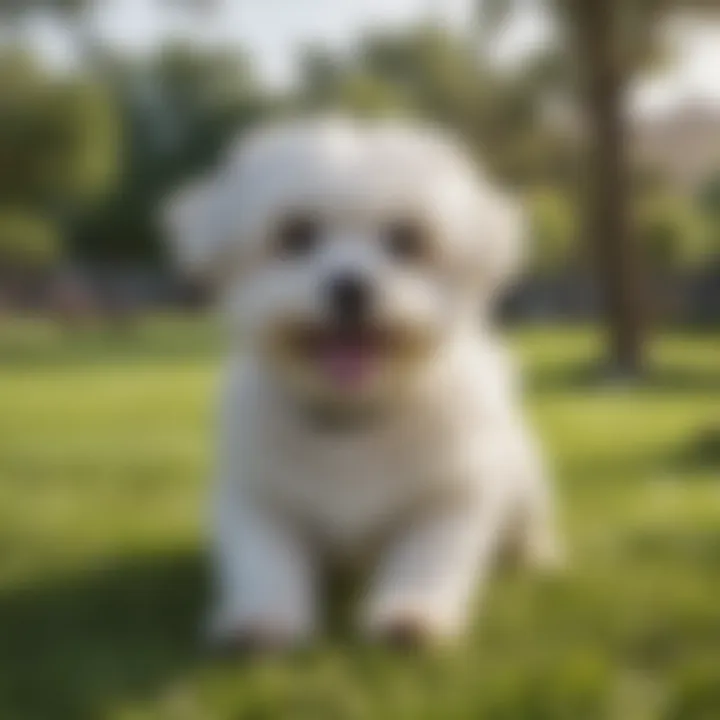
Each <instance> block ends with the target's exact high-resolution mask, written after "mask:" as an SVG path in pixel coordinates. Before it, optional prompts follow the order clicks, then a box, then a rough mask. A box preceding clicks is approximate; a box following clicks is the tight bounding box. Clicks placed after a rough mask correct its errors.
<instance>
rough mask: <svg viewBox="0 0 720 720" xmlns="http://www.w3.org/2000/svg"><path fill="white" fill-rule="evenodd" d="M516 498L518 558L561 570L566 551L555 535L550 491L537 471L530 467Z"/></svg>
mask: <svg viewBox="0 0 720 720" xmlns="http://www.w3.org/2000/svg"><path fill="white" fill-rule="evenodd" d="M521 491H522V495H521V497H520V499H519V512H518V520H519V521H518V523H517V527H516V529H515V532H516V533H517V539H516V540H515V542H516V543H517V547H518V550H519V555H520V559H521V560H522V561H524V562H525V563H527V564H528V565H529V566H530V567H531V568H536V569H538V570H541V571H544V572H555V571H558V570H561V569H562V568H563V566H564V565H565V552H564V549H563V546H562V542H561V541H560V538H559V537H558V530H557V523H556V518H555V508H554V502H553V497H552V490H551V488H550V485H549V483H548V480H547V477H546V476H545V474H544V473H543V472H542V471H541V470H540V469H536V470H532V471H531V473H530V474H529V475H528V477H527V478H526V481H525V483H524V484H523V486H522V490H521Z"/></svg>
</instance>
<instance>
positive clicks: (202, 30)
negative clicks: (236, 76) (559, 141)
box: [32, 0, 720, 114]
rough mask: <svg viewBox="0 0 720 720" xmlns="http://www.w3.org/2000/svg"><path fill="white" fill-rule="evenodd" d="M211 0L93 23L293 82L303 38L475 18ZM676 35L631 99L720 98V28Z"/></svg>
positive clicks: (115, 14)
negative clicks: (190, 44) (232, 58)
mask: <svg viewBox="0 0 720 720" xmlns="http://www.w3.org/2000/svg"><path fill="white" fill-rule="evenodd" d="M175 1H176V2H178V1H179V0H175ZM180 1H182V0H180ZM185 1H187V0H185ZM208 2H212V3H213V4H214V5H215V6H216V9H215V10H214V11H212V12H204V13H188V12H182V11H178V10H170V11H168V9H167V8H165V9H164V10H163V9H161V8H160V6H161V5H162V2H161V1H158V0H100V3H99V6H100V9H99V10H98V11H96V12H95V13H94V15H93V17H92V24H93V27H94V28H95V31H96V32H97V33H98V34H99V35H100V36H101V37H102V38H103V39H104V40H106V41H107V42H109V43H112V44H115V45H117V46H120V47H122V48H124V49H126V50H128V51H130V52H137V53H142V52H146V51H148V50H149V49H152V48H153V47H155V46H156V45H157V44H158V43H159V42H161V41H162V40H163V39H164V38H168V37H172V36H181V37H187V38H192V39H194V40H195V41H197V42H199V43H208V44H220V43H222V44H230V45H232V44H240V45H242V46H243V47H244V48H246V49H248V50H249V51H250V52H251V53H252V55H253V56H254V58H255V59H256V62H257V63H258V66H259V69H260V71H261V73H262V75H263V76H264V77H265V78H266V79H267V80H268V81H269V82H271V83H273V84H275V85H280V86H282V85H285V84H288V83H290V82H292V78H293V72H294V57H295V52H296V50H297V49H298V48H299V47H302V45H303V44H306V43H309V42H320V43H322V44H325V45H328V46H331V47H334V48H337V49H339V50H343V49H347V48H349V47H351V45H352V42H353V39H354V38H356V37H357V35H358V34H359V33H361V32H362V31H363V30H364V29H368V28H372V27H382V28H396V27H402V26H403V25H407V24H409V23H412V22H413V21H417V20H418V19H421V18H423V17H425V18H433V19H435V20H437V21H438V22H442V23H446V24H448V25H449V26H450V27H456V28H463V27H467V24H468V22H469V21H470V19H471V17H472V15H471V7H472V4H473V0H208ZM165 3H166V4H167V3H168V0H165ZM550 32H551V28H550V24H549V21H548V19H547V18H546V17H544V16H543V15H541V14H539V13H537V12H536V13H534V14H533V13H527V12H525V13H523V14H520V15H518V16H517V17H516V18H515V19H514V21H513V22H511V23H509V25H508V27H507V29H506V30H505V31H504V33H503V36H502V37H500V38H498V40H497V42H496V53H497V56H498V58H500V59H501V60H502V61H503V62H517V61H518V60H521V58H522V56H523V55H524V54H526V53H528V52H530V51H532V50H533V49H534V48H537V47H538V45H541V44H542V43H543V42H544V41H546V39H547V37H548V35H549V33H550ZM32 34H33V37H34V38H35V39H36V41H37V42H38V44H39V45H40V46H41V48H42V49H43V50H44V51H45V52H46V53H47V54H49V55H50V56H51V57H52V58H53V60H57V61H58V62H59V61H61V60H62V58H63V57H64V56H67V57H69V52H68V48H67V47H66V45H67V40H66V39H63V37H62V36H61V35H60V33H58V32H57V31H56V30H54V29H53V28H52V27H51V26H50V25H49V24H48V23H43V22H37V23H35V24H34V25H33V29H32ZM672 40H673V42H674V43H675V46H676V54H675V57H676V61H675V62H674V63H673V67H672V68H671V69H669V70H668V71H666V72H664V73H663V74H662V75H661V76H659V77H656V78H653V79H651V80H648V81H645V82H643V83H642V84H641V85H640V86H639V87H638V89H637V92H636V93H635V99H634V106H635V107H636V108H637V109H638V110H639V111H641V112H643V113H646V114H658V113H662V112H666V111H668V110H672V109H673V108H674V107H677V105H678V104H682V103H684V102H692V103H709V104H714V105H718V106H720V27H718V26H710V25H708V24H707V23H706V24H704V25H703V24H699V23H697V22H695V23H691V22H686V23H683V24H678V25H677V26H676V27H675V28H674V29H673V33H672Z"/></svg>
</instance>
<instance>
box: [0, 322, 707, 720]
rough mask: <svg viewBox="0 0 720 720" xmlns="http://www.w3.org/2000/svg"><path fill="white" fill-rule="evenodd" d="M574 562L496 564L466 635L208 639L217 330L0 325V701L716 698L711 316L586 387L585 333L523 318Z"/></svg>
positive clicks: (251, 712) (621, 717)
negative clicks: (204, 518)
mask: <svg viewBox="0 0 720 720" xmlns="http://www.w3.org/2000/svg"><path fill="white" fill-rule="evenodd" d="M515 340H516V343H517V345H518V348H519V350H520V352H521V356H522V357H523V358H524V361H525V365H526V367H527V375H528V386H529V409H530V412H531V413H532V415H533V416H534V418H535V420H536V422H537V425H538V427H539V429H540V431H541V434H542V435H543V438H544V440H545V443H546V445H547V448H548V453H549V455H550V457H551V458H552V460H553V462H554V464H555V466H556V474H557V477H558V488H559V491H560V497H561V499H562V507H563V522H564V525H565V528H566V534H567V538H568V544H569V547H570V552H571V568H570V570H569V571H568V573H567V575H566V576H565V577H563V578H560V579H556V580H552V581H549V580H545V581H541V580H540V579H538V578H533V577H530V576H528V575H527V574H522V573H519V574H518V573H510V572H504V573H500V574H499V575H498V578H497V580H496V581H495V582H494V583H493V584H492V588H491V590H490V593H489V596H488V597H487V598H486V600H485V602H484V603H483V607H482V609H481V611H479V612H478V620H477V623H476V624H475V627H474V630H473V632H472V633H471V634H470V635H469V636H468V638H467V641H466V643H465V644H464V645H463V646H462V647H460V648H458V649H457V650H456V651H453V652H445V653H439V654H434V655H432V654H431V655H425V656H416V657H403V656H401V655H395V654H392V653H389V652H384V651H381V650H378V649H373V648H367V647H362V646H361V645H360V644H358V643H357V642H356V641H354V640H353V639H352V638H351V637H350V636H348V635H347V634H346V633H342V632H341V633H339V634H337V635H335V636H333V637H331V638H330V639H328V640H325V641H323V642H322V644H321V646H319V647H317V648H315V649H313V650H310V651H308V652H307V653H305V654H304V655H302V656H300V657H294V658H286V659H282V660H275V661H266V662H262V663H255V664H247V665H218V664H213V663H211V662H209V661H208V660H207V659H206V658H205V657H204V656H203V654H202V652H201V651H200V645H199V643H198V627H199V620H200V617H201V611H202V607H203V604H204V598H205V594H206V578H205V574H204V562H203V555H202V550H201V542H200V541H199V536H200V508H201V507H202V505H201V503H202V499H203V496H204V493H205V489H206V477H207V475H208V467H209V462H210V445H211V438H212V422H211V418H212V412H211V408H212V403H211V397H212V387H213V381H214V375H215V372H216V367H217V364H218V363H217V359H218V343H217V341H216V339H215V338H214V336H213V333H212V331H211V330H209V329H208V327H207V326H204V325H200V324H199V323H197V322H193V321H182V320H176V319H155V320H152V321H148V322H147V323H145V324H143V325H142V326H141V327H139V328H138V329H137V330H135V331H133V332H132V333H129V334H127V335H125V336H109V335H106V334H103V333H102V332H99V331H95V332H85V333H80V334H76V335H67V334H63V333H61V332H60V331H59V330H58V329H56V328H53V327H51V326H47V325H43V324H33V323H29V322H17V323H15V324H12V325H5V326H3V327H2V329H0V358H1V363H0V718H2V719H3V720H5V719H7V720H26V719H29V718H42V719H43V720H45V719H49V720H56V719H60V720H62V719H64V718H68V719H71V720H76V719H77V720H82V719H83V718H112V719H115V718H127V719H131V718H133V719H134V718H138V719H140V718H163V719H165V718H167V719H170V720H176V719H177V720H183V719H188V720H190V719H196V718H197V719H198V720H199V719H201V718H202V719H206V718H209V719H210V720H215V719H218V720H224V719H225V718H227V719H228V720H230V719H235V718H307V719H308V720H323V719H324V718H328V719H329V720H335V719H343V718H365V717H371V718H445V717H450V718H492V719H496V718H497V719H498V720H504V719H513V720H514V719H518V720H528V719H534V718H547V720H564V719H565V718H567V719H568V720H591V719H593V718H609V719H612V720H615V719H617V720H644V719H655V718H663V719H665V720H670V719H673V720H674V719H677V720H681V719H682V720H696V719H697V720H699V719H702V718H706V719H707V720H710V719H711V718H718V717H720V447H718V445H719V443H720V438H719V437H718V436H719V435H720V336H718V334H715V335H711V334H706V335H697V336H695V335H667V336H664V337H662V338H660V339H659V340H658V342H657V343H656V345H655V347H654V348H653V349H654V363H655V367H656V374H655V376H654V378H653V380H651V381H650V382H649V383H647V384H646V385H645V386H644V387H642V388H639V389H635V390H627V389H622V388H617V389H612V390H608V389H604V390H603V389H600V388H597V387H595V388H593V386H592V384H591V383H586V382H585V380H584V369H585V368H586V367H587V366H588V363H589V362H591V361H592V359H593V358H596V357H597V356H598V354H599V352H600V349H601V346H600V339H599V337H597V336H596V334H594V333H593V332H591V331H586V330H556V329H542V330H540V329H538V330H532V331H526V332H522V333H520V334H518V335H517V337H516V338H515Z"/></svg>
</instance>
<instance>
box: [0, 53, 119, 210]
mask: <svg viewBox="0 0 720 720" xmlns="http://www.w3.org/2000/svg"><path fill="white" fill-rule="evenodd" d="M0 97H1V98H2V103H1V105H0V202H4V203H7V202H10V203H20V204H26V205H34V206H36V207H40V208H42V209H44V210H50V209H52V210H56V211H57V210H59V211H62V212H63V213H66V212H68V211H72V210H74V209H75V208H77V207H79V206H82V205H83V204H85V203H87V202H88V201H90V200H92V199H93V198H96V197H97V196H98V195H100V194H102V193H103V192H105V191H107V189H108V188H109V187H110V185H111V183H112V180H113V177H114V171H115V167H116V160H117V125H116V123H115V116H114V114H113V112H112V108H111V106H110V104H109V102H108V98H107V96H106V95H105V93H104V92H103V91H102V90H101V89H100V88H99V87H97V86H93V85H90V84H88V83H85V82H82V81H80V80H77V79H59V78H57V77H54V76H52V75H50V74H49V73H48V72H47V71H45V70H43V69H42V68H41V67H40V66H39V65H38V63H37V62H36V61H35V60H33V59H32V58H31V57H29V56H28V55H25V54H21V53H17V52H12V51H10V52H7V53H5V54H4V56H3V57H2V58H0Z"/></svg>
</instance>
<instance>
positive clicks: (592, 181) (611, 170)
mask: <svg viewBox="0 0 720 720" xmlns="http://www.w3.org/2000/svg"><path fill="white" fill-rule="evenodd" d="M570 2H571V4H572V10H573V15H572V18H573V23H574V27H575V30H576V38H575V39H576V41H577V53H578V55H577V57H578V58H579V61H580V68H579V70H580V72H581V73H582V78H581V86H582V91H583V93H584V97H583V102H584V106H585V113H586V118H585V122H586V129H587V146H588V148H587V149H588V157H587V171H588V191H589V196H588V206H589V207H588V210H589V213H588V227H587V232H588V239H589V241H590V248H591V251H592V258H593V261H594V264H595V269H596V274H597V278H598V285H599V288H600V291H601V293H602V295H603V305H604V309H605V314H606V317H607V322H608V333H609V345H610V351H611V357H610V361H611V371H612V372H613V373H617V374H618V375H620V376H622V377H630V378H632V377H636V376H638V375H640V374H641V373H642V371H643V369H644V353H643V351H644V345H643V335H644V318H643V315H644V312H643V294H644V293H643V291H642V287H641V278H640V275H639V271H640V267H639V257H638V249H637V246H636V242H635V237H634V236H633V233H632V231H631V223H630V213H629V210H630V191H631V187H630V171H629V159H628V153H627V131H628V128H627V123H626V118H625V112H626V106H625V100H626V89H627V84H628V69H627V68H625V67H623V63H622V56H623V54H622V52H621V48H620V38H619V19H618V11H619V6H620V3H621V2H622V0H570Z"/></svg>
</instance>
